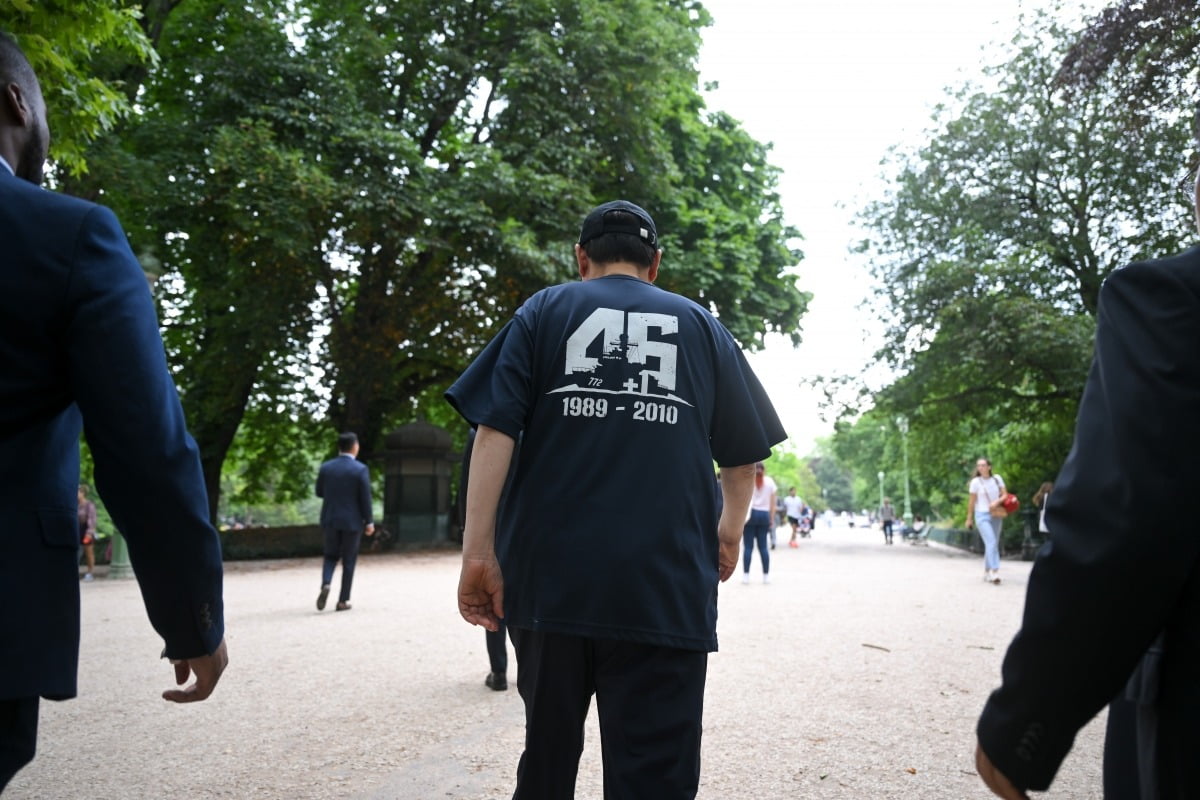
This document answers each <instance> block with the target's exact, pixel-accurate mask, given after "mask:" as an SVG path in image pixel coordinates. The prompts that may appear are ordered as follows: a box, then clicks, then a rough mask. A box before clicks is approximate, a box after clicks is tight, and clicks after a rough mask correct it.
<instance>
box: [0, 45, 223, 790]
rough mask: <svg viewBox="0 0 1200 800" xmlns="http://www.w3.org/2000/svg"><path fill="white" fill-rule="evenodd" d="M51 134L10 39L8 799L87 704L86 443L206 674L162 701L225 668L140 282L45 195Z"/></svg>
mask: <svg viewBox="0 0 1200 800" xmlns="http://www.w3.org/2000/svg"><path fill="white" fill-rule="evenodd" d="M47 127H48V126H47V122H46V107H45V102H44V101H43V99H42V93H41V88H40V86H39V84H38V80H37V77H36V76H35V75H34V73H33V70H32V68H30V66H29V62H28V61H26V59H25V56H24V54H23V53H22V52H21V51H20V49H19V48H18V47H17V45H16V44H15V43H14V42H13V41H12V39H10V38H9V37H8V36H7V35H6V34H4V33H0V247H2V248H3V254H2V255H0V791H2V790H3V787H4V786H5V785H6V784H7V783H8V781H9V779H11V778H12V776H13V775H14V774H16V772H17V771H18V770H19V769H20V768H21V767H23V766H24V765H25V764H27V763H28V762H29V761H30V760H32V758H33V754H34V746H35V742H36V738H37V717H38V702H39V698H40V697H45V698H47V699H52V700H63V699H67V698H70V697H74V696H75V693H76V671H77V665H78V655H79V573H78V563H77V558H78V556H77V553H76V547H77V545H78V541H79V533H78V526H77V522H76V498H75V491H76V487H77V485H78V483H79V435H80V430H81V428H82V429H83V430H84V431H85V432H86V434H87V439H88V445H89V446H90V448H91V451H92V455H93V457H94V460H95V483H96V487H97V489H98V490H99V492H100V496H101V497H102V498H103V499H104V502H105V504H106V505H107V507H108V511H109V513H110V514H111V516H112V519H113V522H114V523H116V526H117V528H118V529H119V530H120V531H121V533H122V534H124V536H125V538H126V539H127V541H128V544H129V556H130V560H131V561H132V562H133V567H134V570H135V573H136V575H137V578H138V583H139V584H140V587H141V590H142V596H143V598H144V600H145V603H146V610H147V612H148V614H149V617H150V622H151V624H152V625H153V626H154V629H155V630H156V631H157V632H158V633H159V634H160V635H161V636H162V638H163V640H164V641H165V645H166V646H165V649H164V650H163V657H165V658H169V659H171V663H172V664H173V665H174V671H175V679H176V681H177V683H179V684H183V683H185V682H186V681H187V679H188V676H189V675H195V682H194V683H193V684H192V685H190V686H188V687H187V688H185V689H172V690H168V691H165V692H163V697H164V698H165V699H167V700H170V701H174V702H189V701H195V700H203V699H205V698H206V697H208V696H209V694H210V693H211V692H212V691H213V688H214V687H215V686H216V683H217V680H218V678H219V677H220V675H221V672H222V670H223V669H224V667H225V664H226V660H227V656H226V650H225V641H224V627H225V626H224V611H223V605H222V599H221V581H222V573H221V547H220V540H219V539H218V537H217V533H216V531H215V530H214V529H213V527H212V525H211V524H210V523H209V520H208V500H207V496H206V493H205V489H204V480H203V476H202V474H201V470H200V460H199V458H198V455H197V451H196V445H195V443H194V442H193V441H192V439H191V437H190V436H188V433H187V430H186V429H185V426H184V419H183V412H182V409H181V408H180V405H179V398H178V396H177V395H176V392H175V386H174V384H173V383H172V381H171V376H170V373H169V372H168V370H167V364H166V359H165V358H164V355H163V345H162V339H161V338H160V336H159V330H158V322H157V320H156V319H155V312H154V304H153V301H152V300H151V298H150V292H149V288H148V285H147V282H146V278H145V275H144V274H143V272H142V270H141V268H140V267H139V266H138V262H137V259H135V258H134V256H133V253H132V251H131V250H130V248H129V244H128V242H127V241H126V239H125V235H124V233H123V232H122V231H121V227H120V225H119V224H118V223H117V220H116V217H115V216H113V214H112V212H111V211H109V210H108V209H106V208H103V207H101V206H97V205H95V204H92V203H88V202H85V201H83V200H79V199H76V198H73V197H67V196H65V195H61V194H57V193H55V192H49V191H46V190H44V189H41V188H40V187H39V186H38V185H37V184H39V183H40V182H41V179H42V165H43V163H44V161H45V159H46V155H47V147H48V142H49V131H48V129H47Z"/></svg>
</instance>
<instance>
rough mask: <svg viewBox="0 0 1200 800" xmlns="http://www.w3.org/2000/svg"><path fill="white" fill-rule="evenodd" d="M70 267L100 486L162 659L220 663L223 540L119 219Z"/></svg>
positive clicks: (73, 329) (81, 241) (75, 343)
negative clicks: (211, 656)
mask: <svg viewBox="0 0 1200 800" xmlns="http://www.w3.org/2000/svg"><path fill="white" fill-rule="evenodd" d="M72 265H73V266H72V272H71V276H70V279H69V283H68V290H67V292H68V307H69V308H70V309H71V314H70V319H69V320H68V323H67V326H66V329H65V332H64V336H65V345H66V351H67V354H68V359H69V363H70V371H71V382H72V386H73V390H74V394H75V399H76V402H77V403H78V406H79V409H80V412H81V413H82V416H83V423H84V432H85V435H86V436H87V440H88V444H89V446H90V447H91V450H92V454H93V457H94V460H95V479H96V487H97V489H98V490H99V492H100V495H101V497H103V498H104V501H105V504H106V505H107V507H108V510H109V512H110V514H111V515H112V518H113V522H114V523H115V524H116V526H117V528H118V529H119V530H120V531H121V533H122V534H123V535H124V536H125V538H126V540H127V542H128V545H129V557H130V561H131V562H132V564H133V568H134V572H135V573H136V575H137V579H138V584H139V586H140V588H141V592H142V596H143V599H144V601H145V604H146V610H147V612H148V614H149V617H150V621H151V624H152V625H153V626H154V628H155V630H156V631H158V633H159V634H160V635H161V636H162V637H163V639H164V641H165V643H166V649H165V655H166V656H167V657H170V658H191V657H194V656H199V655H204V654H208V653H212V652H213V651H214V650H215V649H216V647H217V645H218V644H219V643H220V641H221V638H222V636H223V635H224V610H223V605H222V597H221V591H222V586H221V584H222V566H221V547H220V540H219V538H218V536H217V532H216V530H215V529H214V528H213V527H212V525H211V524H210V522H209V518H208V498H207V493H206V490H205V485H204V478H203V475H202V472H201V468H200V460H199V456H198V452H197V448H196V444H195V442H194V441H193V440H192V438H191V436H190V435H189V434H188V433H187V430H186V428H185V424H184V417H183V410H182V408H181V407H180V402H179V398H178V396H177V394H176V391H175V385H174V383H173V381H172V379H171V374H170V372H169V370H168V368H167V364H166V359H165V356H164V352H163V344H162V339H161V337H160V335H159V329H158V322H157V320H156V316H155V311H154V304H153V301H152V300H151V297H150V292H149V288H148V286H147V282H146V278H145V275H144V273H143V272H142V270H141V268H140V267H139V266H138V263H137V260H136V259H135V258H134V256H133V253H132V251H131V250H130V248H129V244H128V242H127V241H126V239H125V234H124V233H123V232H122V230H121V227H120V225H119V224H118V223H117V219H116V217H115V216H114V215H113V214H112V212H111V211H109V210H108V209H106V208H103V207H96V208H94V209H93V210H92V211H91V212H89V213H88V215H87V217H86V218H85V219H84V222H83V224H82V226H81V229H80V233H79V237H78V243H77V246H76V251H75V253H74V254H73V259H72Z"/></svg>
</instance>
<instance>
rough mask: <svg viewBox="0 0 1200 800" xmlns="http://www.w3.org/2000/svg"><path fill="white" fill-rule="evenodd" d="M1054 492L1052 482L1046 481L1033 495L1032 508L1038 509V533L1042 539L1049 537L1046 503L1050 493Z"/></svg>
mask: <svg viewBox="0 0 1200 800" xmlns="http://www.w3.org/2000/svg"><path fill="white" fill-rule="evenodd" d="M1053 491H1054V482H1053V481H1046V482H1045V483H1043V484H1042V485H1041V486H1039V487H1038V490H1037V491H1036V492H1034V494H1033V499H1032V502H1033V505H1034V508H1036V509H1038V533H1040V534H1041V535H1042V536H1043V537H1045V536H1047V535H1049V533H1050V526H1048V525H1047V524H1046V503H1047V502H1048V501H1049V500H1050V493H1051V492H1053Z"/></svg>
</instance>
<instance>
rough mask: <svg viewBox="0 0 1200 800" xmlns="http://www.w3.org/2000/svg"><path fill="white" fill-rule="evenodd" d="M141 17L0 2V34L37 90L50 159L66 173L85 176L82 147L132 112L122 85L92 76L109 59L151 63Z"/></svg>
mask: <svg viewBox="0 0 1200 800" xmlns="http://www.w3.org/2000/svg"><path fill="white" fill-rule="evenodd" d="M140 16H141V14H140V11H139V10H138V8H137V7H136V6H135V5H133V4H131V3H128V2H122V1H121V0H59V1H58V2H54V3H43V2H33V0H0V29H2V30H5V31H7V32H9V33H11V34H13V35H14V36H15V37H16V39H17V43H18V44H20V46H21V49H22V50H24V51H25V55H26V56H27V57H28V58H29V63H30V65H31V66H32V67H33V69H34V71H35V72H36V73H37V75H38V80H39V81H40V82H41V85H42V93H43V95H45V98H46V107H47V114H48V117H49V124H50V130H51V131H52V132H53V136H52V137H51V139H50V157H51V158H52V159H53V160H54V161H55V162H56V163H57V164H59V165H61V166H62V167H63V168H64V169H65V170H66V171H67V172H68V173H71V174H73V175H78V174H80V173H82V172H84V171H85V170H86V168H87V159H86V157H85V151H86V149H87V146H88V144H89V143H90V142H92V141H93V140H94V139H96V138H97V137H99V136H100V135H101V134H102V133H103V132H104V131H106V130H108V129H110V128H112V127H113V125H114V124H115V123H116V122H117V121H118V120H119V119H121V118H122V117H124V116H125V115H126V114H128V113H129V112H130V109H131V104H130V101H129V99H128V84H126V83H125V82H123V81H121V80H119V79H115V78H114V79H112V80H106V79H104V78H103V77H101V76H100V75H98V74H97V73H98V72H103V71H104V65H105V64H106V63H107V62H110V61H117V62H120V63H125V64H130V65H145V64H150V63H153V60H154V57H155V53H154V49H153V47H152V45H151V43H150V41H149V39H147V38H146V35H145V33H144V32H143V30H142V28H141V26H140V24H139V19H140Z"/></svg>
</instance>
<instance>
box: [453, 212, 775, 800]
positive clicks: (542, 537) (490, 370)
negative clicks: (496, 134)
mask: <svg viewBox="0 0 1200 800" xmlns="http://www.w3.org/2000/svg"><path fill="white" fill-rule="evenodd" d="M575 260H576V264H577V266H578V271H579V276H580V278H581V279H582V280H581V281H578V282H574V283H566V284H562V285H558V286H553V287H551V288H548V289H544V290H542V291H540V292H538V293H537V294H535V295H534V296H533V297H531V298H530V299H529V300H527V301H526V302H525V304H524V305H523V306H522V307H521V308H520V309H518V311H517V313H516V315H515V316H514V317H513V319H511V320H510V321H509V322H508V324H507V325H506V326H505V327H504V329H503V330H501V332H500V333H499V334H498V335H497V336H496V337H495V338H494V339H493V340H492V342H491V343H490V344H488V345H487V347H486V348H484V350H483V351H482V352H481V353H480V354H479V356H478V357H477V358H476V359H475V361H474V362H473V363H472V364H471V365H470V367H468V369H467V371H466V372H464V373H463V375H462V376H461V377H460V378H459V379H458V381H457V382H455V384H454V385H453V386H451V387H450V389H449V391H448V392H447V395H446V396H447V399H448V400H449V401H450V402H451V404H452V405H453V406H454V407H455V408H456V409H457V410H458V412H459V413H460V414H462V416H463V417H464V418H465V419H466V420H467V422H468V423H470V424H472V425H475V426H477V430H478V433H477V434H476V439H475V446H474V452H473V453H472V456H471V483H470V486H469V488H468V493H467V524H466V528H465V530H464V536H463V540H464V541H463V565H462V573H461V576H460V579H459V587H458V603H459V611H460V613H461V614H462V616H463V618H464V619H465V620H467V621H468V622H470V623H473V624H477V625H483V626H484V627H485V628H488V629H489V630H496V629H497V628H498V626H499V622H500V620H501V619H504V621H505V622H506V623H507V625H508V630H509V635H510V638H511V639H512V641H513V646H514V648H515V650H516V657H517V668H518V669H517V690H518V692H519V693H520V695H521V699H522V700H523V701H524V703H525V720H526V724H525V751H524V753H523V754H522V756H521V760H520V763H519V764H518V766H517V786H516V790H515V792H514V793H513V797H514V800H568V798H572V797H574V793H575V778H576V774H577V771H578V767H579V757H580V754H581V753H582V751H583V731H584V722H585V720H586V718H587V711H588V707H589V705H590V703H591V697H592V695H593V694H594V695H595V696H596V707H597V711H598V713H599V720H600V739H601V745H602V748H603V751H604V787H605V788H604V796H605V798H606V799H607V800H615V798H624V797H653V798H655V800H690V798H694V797H695V795H696V792H697V789H698V787H699V780H700V735H701V729H702V719H701V717H702V710H703V701H704V684H705V677H706V674H707V664H708V653H709V652H711V651H713V650H715V649H716V647H717V638H716V612H717V605H716V604H717V586H718V583H719V582H720V581H724V580H726V579H728V578H729V576H730V575H731V574H732V572H733V571H734V569H735V568H736V565H737V548H738V541H739V539H740V534H741V531H742V523H743V521H744V519H745V516H746V509H747V507H748V505H749V501H750V494H751V491H752V489H753V480H754V479H753V475H754V471H753V464H754V462H756V461H758V460H761V459H763V458H766V457H767V456H768V455H769V454H770V449H771V446H772V445H773V444H776V443H778V442H780V441H782V440H783V439H784V438H785V434H784V432H783V430H782V428H781V426H780V424H779V420H778V417H777V416H776V414H775V411H774V409H773V408H772V407H771V404H770V401H769V400H768V399H767V397H766V394H765V392H764V391H763V389H762V386H761V384H760V383H759V381H758V379H757V378H756V377H755V375H754V373H753V372H752V371H751V370H750V367H749V365H748V364H747V363H746V360H745V358H744V357H743V355H742V353H741V351H740V349H739V348H738V346H737V344H736V343H735V341H734V339H733V337H732V336H731V335H730V334H729V332H728V331H727V330H726V329H725V328H724V327H723V326H722V325H721V324H720V323H719V322H718V321H717V320H716V319H715V318H714V317H713V316H712V315H711V314H710V313H709V312H708V311H707V310H706V309H705V308H703V307H702V306H700V305H698V304H696V303H693V302H692V301H690V300H687V299H685V298H683V297H680V296H679V295H675V294H672V293H670V292H666V291H663V290H661V289H658V288H657V287H655V286H654V285H653V284H654V281H655V280H656V279H657V277H658V274H659V267H660V264H661V262H662V251H661V250H659V249H658V234H657V231H656V228H655V225H654V221H653V219H652V218H651V217H650V215H649V214H648V213H646V211H645V210H644V209H642V208H640V207H639V206H637V205H634V204H633V203H630V202H627V201H623V200H617V201H613V202H610V203H605V204H603V205H601V206H598V207H596V208H594V209H593V210H592V211H591V212H590V213H588V215H587V216H586V218H585V219H584V222H583V226H582V229H581V230H580V234H579V240H578V244H577V245H576V246H575ZM518 437H520V439H521V445H520V451H519V453H518V454H517V456H516V466H515V467H514V472H513V478H512V483H511V488H510V490H509V492H508V494H507V496H506V497H505V502H504V504H503V507H502V508H499V512H498V507H499V501H500V497H501V493H502V491H503V487H504V484H505V480H506V476H507V475H508V471H509V467H510V464H511V463H512V461H513V452H514V446H515V443H516V440H517V438H518ZM714 461H715V462H716V463H717V464H718V466H720V468H721V484H720V488H721V494H722V495H723V497H724V506H723V508H722V511H721V515H720V517H719V520H718V517H717V512H716V506H717V498H716V494H717V493H716V487H715V482H714V481H713V472H712V465H713V462H714ZM769 510H770V507H768V513H769ZM714 522H715V524H714ZM664 687H669V691H667V690H664Z"/></svg>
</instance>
